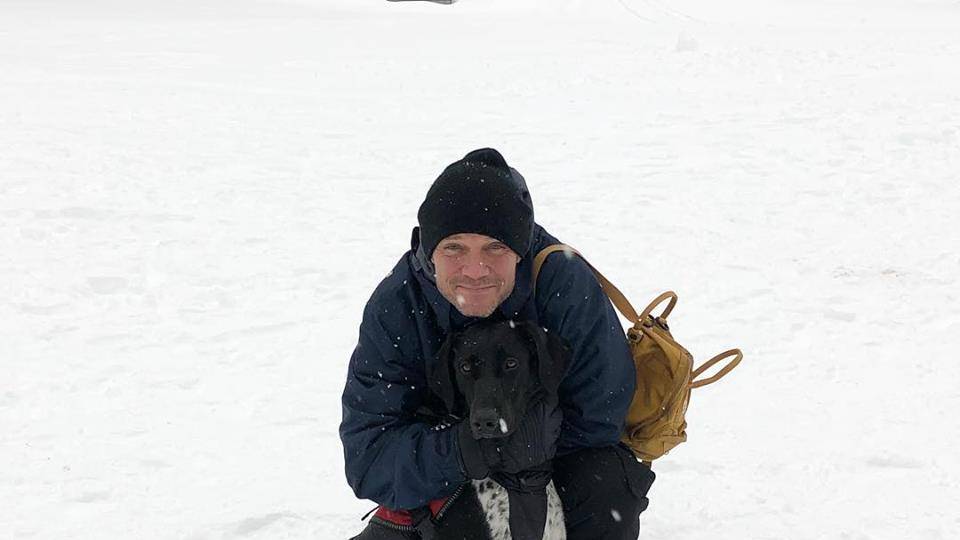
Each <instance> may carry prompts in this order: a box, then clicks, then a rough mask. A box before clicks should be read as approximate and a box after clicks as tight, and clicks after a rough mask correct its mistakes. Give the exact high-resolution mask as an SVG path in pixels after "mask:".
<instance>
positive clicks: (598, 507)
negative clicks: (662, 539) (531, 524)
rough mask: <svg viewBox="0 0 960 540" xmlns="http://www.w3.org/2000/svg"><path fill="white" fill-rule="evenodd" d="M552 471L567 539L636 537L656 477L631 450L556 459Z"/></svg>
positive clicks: (582, 453) (584, 452)
mask: <svg viewBox="0 0 960 540" xmlns="http://www.w3.org/2000/svg"><path fill="white" fill-rule="evenodd" d="M553 468H554V473H553V481H554V483H555V485H556V487H557V492H558V493H559V494H560V499H561V501H562V502H563V511H564V519H565V520H566V524H567V535H568V536H567V538H568V539H570V540H586V539H595V538H596V539H599V538H603V539H635V538H637V536H638V534H639V531H640V513H641V512H643V511H644V510H645V509H646V508H647V504H648V500H647V491H648V490H649V489H650V485H651V484H653V480H654V478H655V475H654V473H653V471H651V470H650V468H649V467H647V466H646V465H644V464H643V463H640V462H639V461H637V460H636V458H634V457H633V454H632V453H631V452H630V450H629V449H627V448H625V447H623V446H620V445H617V446H611V447H605V448H589V449H584V450H580V451H577V452H574V453H572V454H568V455H565V456H562V457H559V458H556V459H555V460H554V467H553Z"/></svg>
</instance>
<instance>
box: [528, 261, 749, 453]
mask: <svg viewBox="0 0 960 540" xmlns="http://www.w3.org/2000/svg"><path fill="white" fill-rule="evenodd" d="M556 251H564V252H567V253H576V254H577V255H579V256H580V258H581V259H583V260H584V262H586V263H587V266H589V267H590V269H591V270H593V273H594V275H596V277H597V280H598V281H599V282H600V285H601V286H602V287H603V291H604V292H605V293H606V294H607V296H608V297H609V298H610V300H611V301H612V302H613V305H614V306H616V308H617V310H618V311H619V312H620V313H621V314H622V315H623V316H624V317H625V318H627V319H628V320H629V321H630V322H632V323H633V327H632V328H630V329H629V330H627V341H628V342H629V344H630V351H631V353H632V354H633V363H634V365H635V366H636V368H637V388H636V391H635V393H634V394H633V402H632V403H631V404H630V410H629V411H628V412H627V418H626V430H625V433H624V435H623V442H624V444H626V445H627V446H629V447H630V448H631V449H632V450H633V453H634V455H636V456H637V458H638V459H640V460H643V461H645V462H647V463H649V462H651V461H653V460H655V459H657V458H659V457H661V456H663V455H664V454H666V453H667V452H669V451H670V450H671V449H672V448H673V447H675V446H677V445H678V444H680V443H682V442H684V441H686V440H687V431H686V430H687V421H686V419H685V414H686V412H687V406H688V405H689V403H690V390H692V389H693V388H698V387H700V386H706V385H708V384H710V383H713V382H716V381H717V380H719V379H720V378H721V377H723V376H724V375H726V374H727V373H729V372H730V371H731V370H732V369H733V368H735V367H737V364H739V363H740V360H742V359H743V353H741V352H740V350H739V349H730V350H729V351H725V352H722V353H720V354H718V355H716V356H714V357H713V358H711V359H710V360H707V361H706V362H704V363H703V365H701V366H700V367H698V368H696V369H694V368H693V356H692V355H691V354H690V353H689V352H688V351H687V350H686V349H684V348H683V346H682V345H680V344H679V343H677V341H676V340H675V339H673V335H671V334H670V326H669V325H668V324H667V317H668V316H669V315H670V312H671V311H673V308H674V306H676V304H677V295H676V293H674V292H673V291H667V292H665V293H663V294H661V295H660V296H658V297H657V298H655V299H654V300H653V302H650V305H648V306H647V308H646V309H644V310H643V312H642V313H640V314H639V315H638V314H637V311H636V310H635V309H633V306H632V305H630V302H629V301H628V300H627V298H626V297H625V296H624V295H623V293H621V292H620V290H619V289H617V288H616V287H615V286H614V285H613V283H610V281H609V280H607V278H605V277H603V274H601V273H600V272H599V271H597V269H596V268H594V267H593V265H591V264H590V262H589V261H587V260H586V259H585V258H583V256H582V255H580V253H579V252H577V251H576V250H575V249H573V248H571V247H570V246H566V245H564V244H555V245H552V246H548V247H547V248H545V249H543V250H542V251H541V252H540V253H538V254H537V256H536V257H535V258H534V262H533V266H534V269H533V283H534V284H536V282H537V276H538V275H539V273H540V268H541V267H542V266H543V263H544V261H545V260H546V258H547V256H548V255H550V254H551V253H554V252H556ZM667 300H669V303H668V304H667V307H666V308H664V310H663V312H662V313H661V314H660V315H654V314H653V310H654V309H655V308H656V307H657V306H659V305H660V304H662V303H663V302H665V301H667ZM727 358H731V360H730V362H728V363H727V364H726V365H725V366H723V368H721V369H720V370H719V371H718V372H717V373H716V374H715V375H713V376H711V377H708V378H705V379H697V377H699V376H700V375H702V374H703V372H705V371H706V370H707V369H709V368H711V367H712V366H714V365H715V364H717V363H718V362H720V361H721V360H724V359H727Z"/></svg>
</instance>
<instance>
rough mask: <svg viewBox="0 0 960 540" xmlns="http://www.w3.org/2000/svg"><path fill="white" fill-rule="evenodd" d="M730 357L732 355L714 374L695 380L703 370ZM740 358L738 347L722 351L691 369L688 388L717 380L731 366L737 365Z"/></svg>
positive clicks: (728, 371)
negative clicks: (731, 358)
mask: <svg viewBox="0 0 960 540" xmlns="http://www.w3.org/2000/svg"><path fill="white" fill-rule="evenodd" d="M730 357H734V358H733V360H731V361H730V362H729V363H728V364H727V365H725V366H723V368H722V369H721V370H720V371H718V372H717V374H716V375H713V376H712V377H707V378H706V379H702V380H699V381H698V380H697V377H699V376H700V375H701V374H703V372H704V371H706V370H707V369H709V368H710V367H711V366H713V365H714V364H716V363H717V362H719V361H721V360H723V359H725V358H730ZM741 360H743V353H742V352H740V349H730V350H729V351H724V352H722V353H720V354H718V355H716V356H714V357H713V358H711V359H709V360H707V361H706V362H704V363H703V365H702V366H700V367H698V368H697V369H695V370H693V373H692V374H691V375H690V388H699V387H701V386H706V385H708V384H711V383H715V382H717V381H719V380H720V379H722V378H723V376H724V375H726V374H727V373H730V372H731V371H733V368H735V367H737V364H739V363H740V361H741Z"/></svg>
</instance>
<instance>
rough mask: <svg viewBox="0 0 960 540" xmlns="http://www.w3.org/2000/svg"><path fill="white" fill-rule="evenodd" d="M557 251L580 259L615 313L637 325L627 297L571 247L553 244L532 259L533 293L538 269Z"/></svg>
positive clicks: (538, 273)
mask: <svg viewBox="0 0 960 540" xmlns="http://www.w3.org/2000/svg"><path fill="white" fill-rule="evenodd" d="M557 251H563V252H564V254H566V255H567V256H569V254H570V253H575V254H577V255H578V256H579V257H580V258H581V259H583V262H585V263H587V266H589V267H590V270H592V271H593V275H595V276H596V277H597V281H599V282H600V286H601V287H602V288H603V292H605V293H607V296H608V297H610V300H611V301H612V302H613V305H614V306H616V308H617V311H619V312H620V313H621V314H622V315H623V316H624V317H626V318H627V320H629V321H630V322H632V323H634V324H639V322H640V321H641V320H642V318H641V317H640V316H639V315H637V310H635V309H633V306H632V305H630V301H629V300H627V297H626V296H624V294H623V293H622V292H620V289H618V288H617V287H616V285H614V284H613V283H610V280H608V279H607V278H605V277H603V274H601V273H600V271H599V270H597V269H596V268H594V267H593V265H592V264H590V261H588V260H587V259H586V258H584V256H583V255H581V254H580V252H579V251H577V250H575V249H573V248H572V247H570V246H568V245H566V244H554V245H552V246H547V247H545V248H543V250H541V251H540V253H537V256H536V257H535V258H534V259H533V288H534V291H536V287H537V276H538V275H540V268H541V267H542V266H543V263H544V262H545V261H546V260H547V256H548V255H550V254H551V253H554V252H557ZM664 294H666V293H664ZM671 294H672V293H671ZM673 296H674V299H673V302H671V304H670V306H669V308H668V310H667V311H666V312H665V314H664V315H663V316H664V317H666V313H669V309H673V304H674V303H676V295H673ZM658 303H659V301H656V300H655V301H654V303H653V304H651V305H650V307H648V308H647V310H648V311H647V312H646V313H647V314H649V310H650V309H652V308H653V306H655V305H656V304H658Z"/></svg>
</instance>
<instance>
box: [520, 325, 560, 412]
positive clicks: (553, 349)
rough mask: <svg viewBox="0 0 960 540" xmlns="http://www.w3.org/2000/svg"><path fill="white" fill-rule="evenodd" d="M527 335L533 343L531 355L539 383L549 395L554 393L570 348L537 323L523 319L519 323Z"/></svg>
mask: <svg viewBox="0 0 960 540" xmlns="http://www.w3.org/2000/svg"><path fill="white" fill-rule="evenodd" d="M518 327H519V328H521V329H522V330H523V332H524V334H526V336H527V340H528V342H530V343H531V344H532V345H533V349H532V351H531V352H533V353H534V354H533V357H534V359H535V361H536V363H537V375H538V376H539V378H540V384H541V385H542V386H543V389H544V390H546V391H547V393H548V394H550V395H556V394H557V389H558V388H560V382H561V381H562V380H563V376H564V375H565V374H566V372H567V365H568V364H569V363H570V348H569V347H567V345H566V344H565V343H564V342H563V340H562V339H560V337H559V336H557V335H555V334H552V333H550V332H548V331H546V330H545V329H543V328H541V327H540V326H539V325H538V324H536V323H533V322H529V321H524V322H523V323H519V324H518Z"/></svg>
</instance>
